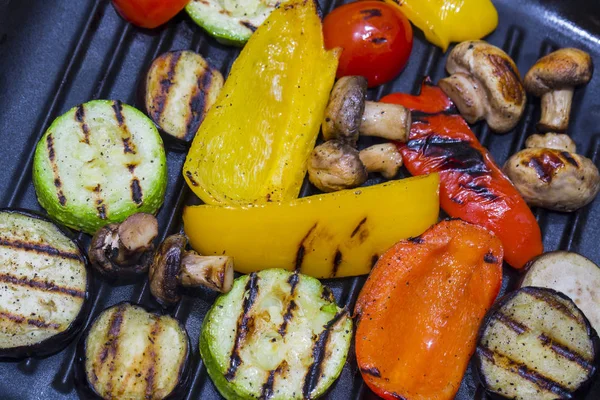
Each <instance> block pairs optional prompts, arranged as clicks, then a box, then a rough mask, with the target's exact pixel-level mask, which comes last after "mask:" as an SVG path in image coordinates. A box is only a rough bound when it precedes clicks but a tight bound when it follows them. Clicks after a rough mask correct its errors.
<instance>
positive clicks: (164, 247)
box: [149, 234, 187, 305]
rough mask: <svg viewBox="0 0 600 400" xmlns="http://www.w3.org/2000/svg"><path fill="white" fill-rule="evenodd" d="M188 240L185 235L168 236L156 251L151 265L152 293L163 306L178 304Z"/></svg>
mask: <svg viewBox="0 0 600 400" xmlns="http://www.w3.org/2000/svg"><path fill="white" fill-rule="evenodd" d="M186 245H187V238H186V237H185V236H184V235H180V234H177V235H171V236H168V237H167V238H166V239H165V240H164V241H163V242H162V243H161V244H160V246H158V249H156V252H155V253H154V259H153V261H152V265H150V273H149V280H150V292H151V293H152V295H153V296H154V297H155V298H156V300H158V302H159V303H161V304H163V305H169V304H174V303H177V302H178V301H179V300H180V299H181V295H180V294H179V274H180V272H181V260H182V258H183V255H184V251H185V246H186Z"/></svg>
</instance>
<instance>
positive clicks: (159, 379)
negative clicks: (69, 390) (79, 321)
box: [75, 303, 190, 400]
mask: <svg viewBox="0 0 600 400" xmlns="http://www.w3.org/2000/svg"><path fill="white" fill-rule="evenodd" d="M189 353H190V343H189V338H188V335H187V332H186V331H185V328H184V327H183V326H182V325H181V324H180V323H179V322H178V321H177V320H176V319H174V318H173V317H170V316H168V315H160V314H157V313H152V312H148V311H147V310H145V309H144V308H142V307H141V306H139V305H135V304H130V303H120V304H117V305H115V306H112V307H110V308H108V309H106V310H104V311H103V312H102V313H101V314H100V315H99V316H98V317H97V318H96V319H95V320H94V322H93V323H92V325H91V326H90V327H89V328H88V330H87V331H86V332H85V334H84V335H83V336H82V338H81V340H80V341H79V345H78V347H77V364H78V365H77V367H76V368H75V383H76V385H77V389H78V390H79V392H80V395H81V397H82V398H86V399H128V400H137V399H140V400H146V399H157V400H158V399H167V398H169V399H171V398H179V397H177V396H181V395H182V394H183V393H185V390H186V387H187V383H188V379H187V378H188V370H189V360H190V354H189Z"/></svg>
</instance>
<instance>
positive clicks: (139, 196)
mask: <svg viewBox="0 0 600 400" xmlns="http://www.w3.org/2000/svg"><path fill="white" fill-rule="evenodd" d="M131 200H133V202H134V203H135V204H137V205H138V206H140V205H142V202H143V193H142V187H141V186H140V181H139V180H138V179H137V178H133V179H132V180H131Z"/></svg>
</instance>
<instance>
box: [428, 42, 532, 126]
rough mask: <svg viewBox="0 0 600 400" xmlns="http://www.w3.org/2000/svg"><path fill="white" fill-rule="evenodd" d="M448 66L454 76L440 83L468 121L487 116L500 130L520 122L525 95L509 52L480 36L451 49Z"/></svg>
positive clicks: (491, 123)
mask: <svg viewBox="0 0 600 400" xmlns="http://www.w3.org/2000/svg"><path fill="white" fill-rule="evenodd" d="M446 70H447V71H448V73H449V74H450V75H451V76H449V77H448V78H444V79H442V80H440V82H439V86H440V88H441V89H442V90H443V91H444V93H446V95H448V97H450V98H451V99H452V101H453V102H454V104H456V107H457V108H458V110H459V111H460V113H461V114H462V116H463V117H464V118H465V120H467V122H469V123H470V124H473V123H475V122H477V121H479V120H482V119H485V120H486V121H487V123H488V125H489V126H490V128H491V129H492V130H494V131H496V132H500V133H503V132H508V131H510V130H511V129H513V128H514V127H515V126H516V125H517V123H518V122H519V119H520V118H521V116H522V115H523V111H524V110H525V103H526V95H525V89H524V88H523V84H522V83H521V76H520V75H519V71H518V70H517V66H516V65H515V63H514V61H513V60H512V59H511V58H510V56H509V55H508V54H506V53H505V52H504V51H502V50H501V49H499V48H498V47H496V46H492V45H491V44H489V43H486V42H484V41H481V40H476V41H468V42H462V43H460V44H458V45H457V46H456V47H455V48H454V49H452V51H451V52H450V55H449V56H448V61H447V62H446Z"/></svg>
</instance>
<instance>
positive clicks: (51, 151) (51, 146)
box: [46, 135, 56, 162]
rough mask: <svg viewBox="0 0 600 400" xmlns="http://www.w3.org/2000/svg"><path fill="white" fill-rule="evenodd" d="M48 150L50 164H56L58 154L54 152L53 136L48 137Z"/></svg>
mask: <svg viewBox="0 0 600 400" xmlns="http://www.w3.org/2000/svg"><path fill="white" fill-rule="evenodd" d="M46 148H47V149H48V158H49V159H50V162H54V157H55V156H56V153H55V152H54V138H53V137H52V135H48V136H46Z"/></svg>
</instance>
